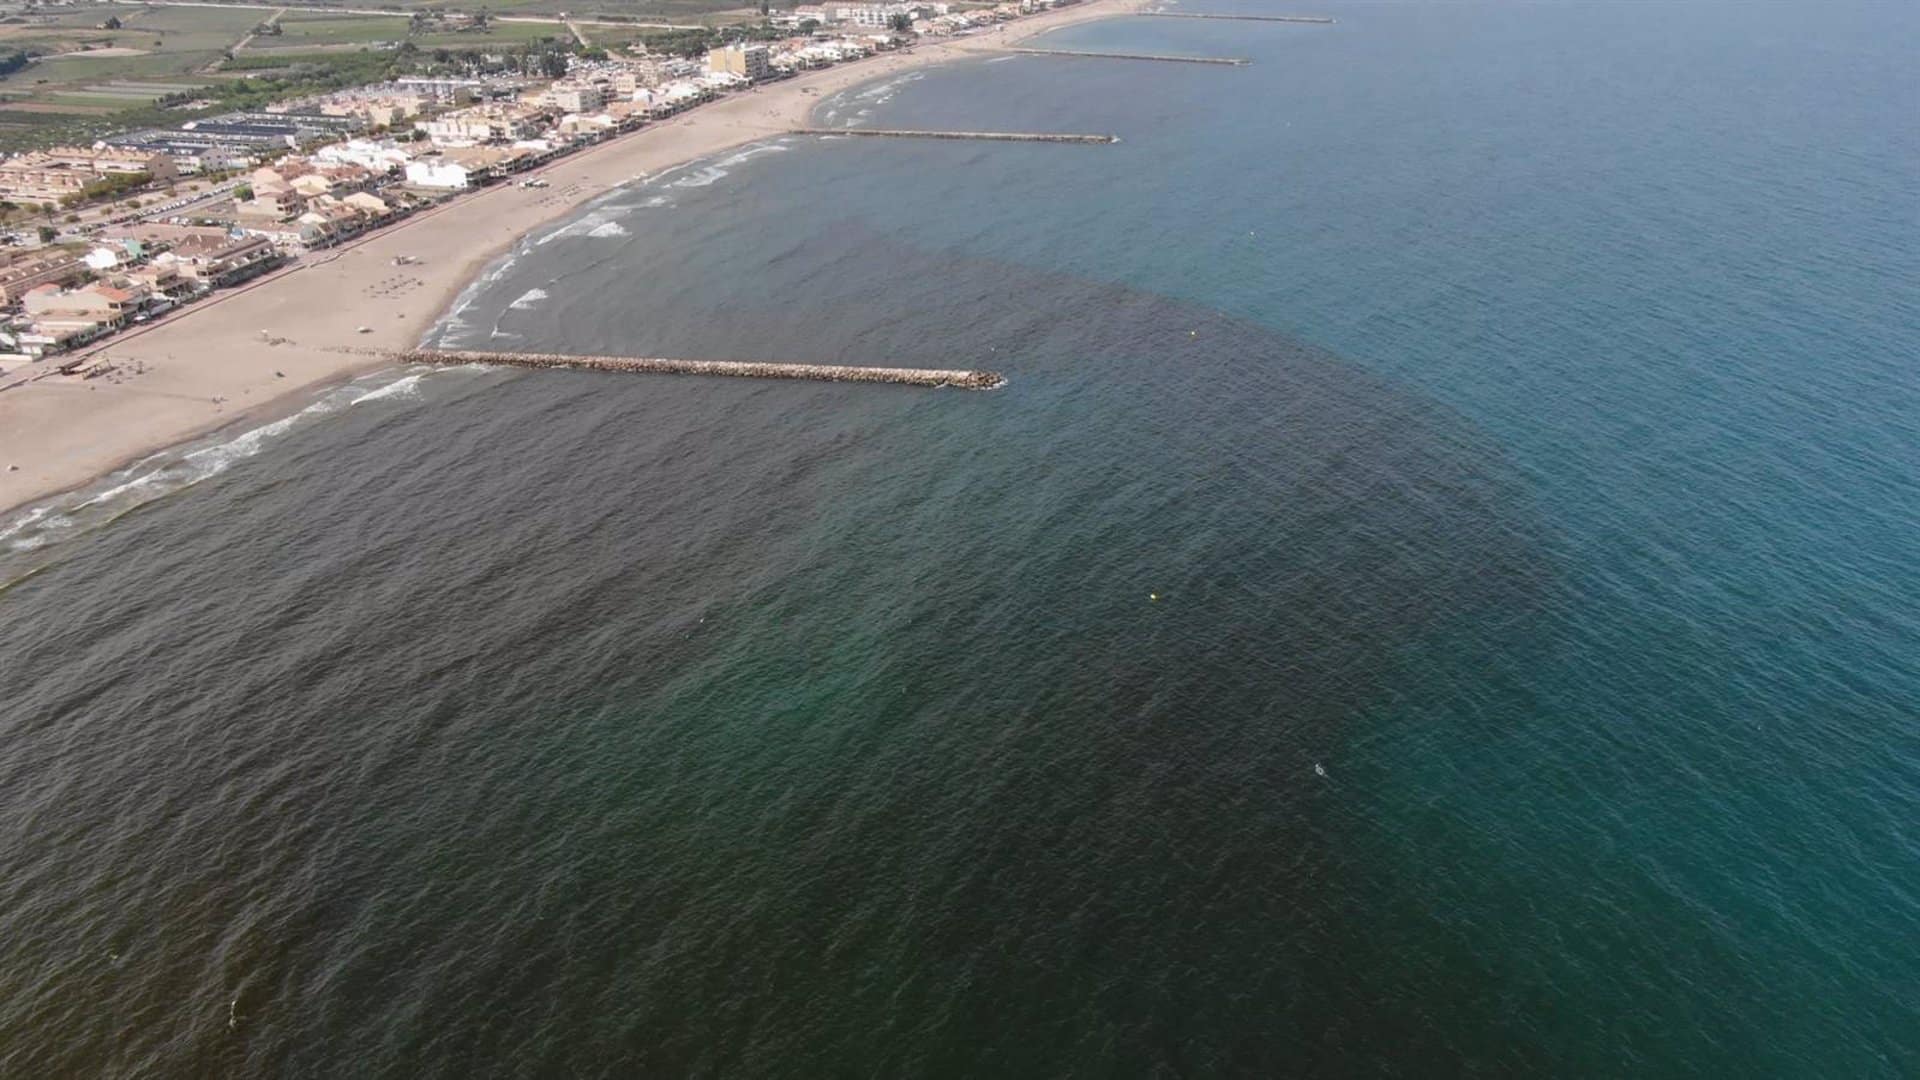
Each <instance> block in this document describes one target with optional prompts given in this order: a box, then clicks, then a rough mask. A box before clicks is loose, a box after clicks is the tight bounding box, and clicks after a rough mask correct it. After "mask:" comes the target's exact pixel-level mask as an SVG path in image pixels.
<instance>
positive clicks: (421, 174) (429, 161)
mask: <svg viewBox="0 0 1920 1080" xmlns="http://www.w3.org/2000/svg"><path fill="white" fill-rule="evenodd" d="M407 183H409V184H412V185H413V186H415V187H428V188H464V187H471V186H473V174H472V173H470V172H469V171H468V170H467V167H466V166H465V165H461V164H459V163H457V162H452V161H448V160H447V159H445V158H442V157H425V158H421V159H419V160H418V161H410V162H408V163H407Z"/></svg>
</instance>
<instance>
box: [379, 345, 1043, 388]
mask: <svg viewBox="0 0 1920 1080" xmlns="http://www.w3.org/2000/svg"><path fill="white" fill-rule="evenodd" d="M392 356H393V358H394V359H395V360H397V361H400V362H401V363H408V364H443V365H455V364H499V365H506V366H509V367H523V368H536V369H545V368H577V369H580V370H583V371H607V372H619V373H622V374H658V375H726V376H732V377H734V378H741V379H809V380H813V381H817V382H862V383H895V384H898V385H902V386H931V387H952V388H955V389H959V390H993V389H996V388H998V387H1001V386H1004V385H1006V381H1007V380H1006V379H1005V378H1003V377H1001V375H1000V373H999V372H997V371H967V370H960V369H939V368H895V367H858V366H852V365H846V364H776V363H762V362H759V361H740V360H680V359H673V358H667V357H642V356H571V355H568V354H566V353H521V352H473V351H466V350H449V349H411V350H407V351H404V352H396V353H393V354H392Z"/></svg>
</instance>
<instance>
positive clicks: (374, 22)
mask: <svg viewBox="0 0 1920 1080" xmlns="http://www.w3.org/2000/svg"><path fill="white" fill-rule="evenodd" d="M276 25H277V26H278V27H279V29H280V33H279V34H276V35H273V36H266V35H262V36H260V37H256V38H254V39H253V41H252V43H251V45H250V46H249V48H251V49H311V48H313V47H314V46H316V45H373V44H377V43H379V42H400V41H404V40H406V37H407V29H408V22H407V20H406V19H405V18H402V17H400V16H397V15H396V16H393V17H391V18H387V17H383V16H378V15H372V16H363V15H319V14H313V13H310V12H297V13H296V12H291V11H290V12H288V13H287V14H285V15H283V16H281V17H280V19H279V21H278V23H277V24H276Z"/></svg>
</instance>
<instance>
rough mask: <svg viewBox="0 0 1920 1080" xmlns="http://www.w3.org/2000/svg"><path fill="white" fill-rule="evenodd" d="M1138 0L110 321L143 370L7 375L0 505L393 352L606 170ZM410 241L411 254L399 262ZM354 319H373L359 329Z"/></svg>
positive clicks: (802, 99)
mask: <svg viewBox="0 0 1920 1080" xmlns="http://www.w3.org/2000/svg"><path fill="white" fill-rule="evenodd" d="M1146 3H1147V0H1088V2H1085V3H1081V4H1077V5H1074V6H1072V7H1067V8H1062V9H1059V10H1055V11H1049V12H1046V13H1043V14H1040V15H1035V16H1032V17H1029V18H1026V19H1021V20H1019V21H1018V22H1014V23H1009V24H1004V30H1003V31H1002V32H997V33H996V32H988V33H982V34H977V35H970V36H965V37H959V38H953V39H944V40H934V41H923V42H921V43H919V44H917V45H915V46H914V47H913V48H912V49H910V50H907V51H902V52H897V53H888V54H883V55H880V56H876V57H874V58H873V59H870V60H866V61H862V62H858V63H849V64H843V65H838V66H835V67H832V68H827V69H824V70H821V71H814V72H808V73H806V74H803V75H801V76H799V77H796V78H793V79H788V80H784V81H782V82H778V83H774V84H772V85H769V86H764V87H761V88H758V89H754V90H749V91H744V92H739V93H735V94H731V95H728V96H727V97H725V98H722V99H721V100H719V101H716V102H713V103H711V104H708V105H703V106H701V107H700V108H698V109H694V110H691V111H690V112H687V113H685V114H682V115H681V116H678V117H675V118H673V119H671V120H667V121H662V122H659V123H654V124H649V125H647V126H646V127H644V128H642V129H640V130H639V131H636V132H633V133H630V134H627V135H623V136H620V137H618V138H615V139H611V140H608V141H607V142H605V143H602V144H600V145H598V146H594V147H591V148H589V149H587V150H584V151H581V152H579V153H576V154H572V155H569V156H567V157H564V158H561V159H559V160H558V161H555V162H553V163H552V164H550V165H547V166H545V167H543V168H541V169H539V170H536V171H533V172H529V173H527V174H524V175H525V176H540V177H542V178H543V179H545V180H547V181H548V185H549V186H547V187H544V188H523V187H520V186H518V185H517V184H514V183H501V184H497V185H495V186H493V187H490V188H486V189H483V190H481V191H478V192H475V193H472V194H468V195H465V196H462V197H460V198H457V199H454V200H452V201H450V202H447V203H445V204H443V205H441V206H439V207H436V208H434V209H432V210H428V211H425V212H422V213H420V214H416V215H414V216H413V217H411V218H409V219H407V220H406V221H404V222H401V223H398V224H396V225H393V226H391V227H389V228H386V229H381V230H379V231H377V232H374V233H371V234H369V235H367V236H365V237H363V238H361V239H359V240H356V241H353V242H352V243H349V244H346V245H342V246H341V247H338V248H334V249H331V250H328V251H322V252H317V253H314V254H311V255H309V256H307V257H305V258H302V259H301V260H300V261H299V262H297V263H296V264H295V265H293V266H292V267H290V268H288V269H286V270H282V271H278V272H276V273H274V274H272V275H269V276H268V277H266V278H263V279H261V280H260V281H257V282H254V283H251V284H249V285H246V286H242V287H240V288H236V289H233V290H231V291H227V292H221V293H216V294H215V295H214V296H212V297H209V298H208V299H207V300H204V301H202V302H200V303H198V304H195V305H192V306H191V307H188V308H185V309H183V310H181V311H180V312H178V313H177V314H175V315H173V316H170V317H168V318H166V319H164V320H162V321H159V322H156V323H154V324H151V325H149V326H146V327H143V328H140V329H137V330H133V331H129V332H126V333H123V334H120V335H117V336H116V337H114V338H112V339H110V340H108V341H106V342H104V343H103V344H101V345H100V346H99V347H97V348H96V349H94V350H92V351H93V352H94V354H95V358H96V359H100V358H111V359H113V360H115V361H118V362H120V363H121V364H122V365H132V364H135V363H136V362H137V364H138V365H139V367H140V373H139V374H130V375H126V376H124V377H122V378H121V379H120V380H119V381H112V380H109V379H106V378H96V379H85V380H83V379H79V378H77V377H69V376H57V377H51V378H42V379H37V380H35V381H33V382H30V383H27V384H25V385H17V386H14V387H13V388H12V389H8V390H4V391H0V512H5V511H8V510H12V509H14V508H17V507H19V506H21V505H23V504H26V503H31V502H35V501H38V500H40V499H43V498H47V497H49V496H52V495H55V494H57V493H59V492H62V491H66V490H69V489H72V488H76V487H79V486H82V485H84V484H86V483H87V482H88V481H90V480H92V479H94V478H96V477H99V476H102V475H104V474H106V473H109V472H112V471H113V470H115V469H118V468H120V467H122V466H125V465H127V464H130V463H132V462H134V461H137V460H138V459H140V458H142V457H144V456H146V455H148V454H151V453H153V452H155V451H157V450H161V449H164V448H166V447H169V446H173V445H177V444H179V443H182V442H186V441H188V440H190V439H194V438H197V437H199V436H201V435H205V434H208V433H210V432H213V431H217V430H220V429H222V428H226V427H228V426H232V425H236V424H252V423H259V422H264V421H266V420H270V419H273V418H276V417H277V416H279V415H284V414H285V413H287V412H291V411H293V410H294V409H297V408H298V407H300V405H301V404H303V403H304V402H305V401H306V400H308V399H309V398H310V397H311V393H312V391H313V389H314V388H316V387H319V386H324V385H327V384H331V383H337V382H340V381H342V380H344V379H347V378H351V377H352V376H354V375H357V374H360V373H362V372H365V371H368V370H371V369H377V368H380V367H383V366H387V365H388V364H389V363H390V362H389V361H386V360H382V359H378V358H376V357H374V356H370V355H368V353H369V352H372V351H376V350H384V351H386V352H389V353H392V352H403V351H405V350H408V349H412V348H414V347H415V346H417V345H418V344H419V342H420V340H421V338H422V337H423V336H424V335H425V333H426V332H427V330H428V329H430V328H431V327H432V326H433V324H434V322H435V321H436V320H437V319H438V318H439V317H440V315H441V313H442V312H444V311H445V310H446V309H447V308H448V306H449V305H451V304H452V302H453V301H454V299H455V298H456V297H457V296H458V295H459V294H460V292H461V291H462V290H463V289H464V288H465V287H466V286H467V285H468V284H469V283H471V282H472V281H473V280H474V279H475V278H476V277H477V276H478V275H479V274H480V272H481V271H482V270H483V269H484V268H485V267H486V266H487V264H488V263H490V262H492V261H493V260H494V259H496V258H498V257H499V256H500V255H501V254H503V253H505V252H506V251H507V250H509V249H510V248H511V247H512V246H513V244H514V243H515V242H517V241H518V240H519V239H520V238H521V237H523V236H525V235H526V234H528V233H530V232H532V231H534V230H536V229H539V228H540V227H542V226H544V225H546V224H548V223H550V222H552V221H554V220H556V219H559V218H562V217H565V216H566V215H569V214H571V213H573V212H575V211H576V210H578V209H579V208H580V207H581V206H582V205H583V204H585V203H587V202H588V201H590V200H592V199H594V198H597V197H598V196H600V195H603V194H605V193H606V192H607V191H608V190H610V189H612V188H615V187H618V186H620V185H623V184H626V183H629V182H632V181H635V180H638V179H641V178H644V177H646V176H649V175H653V174H656V173H659V172H661V171H662V170H665V169H669V168H672V167H674V166H676V165H683V164H685V163H687V162H690V161H695V160H698V159H701V158H705V157H708V156H711V155H713V154H717V153H720V152H723V151H726V150H729V149H733V148H735V147H739V146H742V145H745V144H748V143H752V142H756V141H759V140H762V139H766V138H771V137H775V136H778V135H782V134H785V133H788V132H790V131H793V130H795V129H798V128H804V127H806V126H808V122H809V120H810V118H811V114H812V112H813V110H814V107H815V106H816V105H817V104H818V103H819V102H820V101H821V100H822V99H824V98H825V97H827V96H828V95H831V94H834V93H838V92H839V91H841V90H844V89H846V88H848V87H851V86H855V85H859V84H861V83H866V82H872V81H875V80H880V79H885V78H889V77H891V76H894V75H897V74H899V73H901V72H904V71H907V70H910V69H913V68H917V67H925V66H928V65H931V64H937V63H941V62H945V61H952V60H955V59H959V58H962V57H965V56H967V55H969V54H972V53H979V52H995V51H999V50H1001V49H1004V48H1006V47H1007V46H1009V45H1011V44H1013V43H1014V42H1016V41H1019V40H1022V39H1024V38H1028V37H1031V36H1032V35H1033V34H1036V33H1040V32H1043V31H1046V30H1052V29H1055V28H1058V27H1061V26H1065V25H1069V24H1072V23H1076V22H1084V21H1087V20H1090V19H1098V18H1105V17H1109V16H1113V15H1120V14H1126V13H1129V12H1131V11H1135V10H1138V9H1140V8H1142V7H1144V6H1145V5H1146ZM403 257H404V259H405V260H407V262H406V264H405V265H396V264H395V260H396V259H401V258H403ZM362 326H365V327H369V328H370V332H368V333H360V332H359V328H360V327H362ZM270 341H271V342H272V343H269V342H270ZM349 350H352V351H349ZM62 359H70V358H62ZM886 359H887V358H885V357H875V358H874V361H875V362H876V363H885V361H886ZM55 362H57V361H51V360H50V361H41V362H40V363H39V364H35V365H30V366H29V365H24V364H20V365H7V371H6V373H5V374H4V375H0V385H4V384H8V383H14V382H16V381H17V378H16V377H17V376H19V375H20V374H21V370H22V369H39V370H44V369H45V368H47V367H50V366H51V365H52V364H53V363H55ZM8 466H17V468H14V469H9V468H8Z"/></svg>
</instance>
